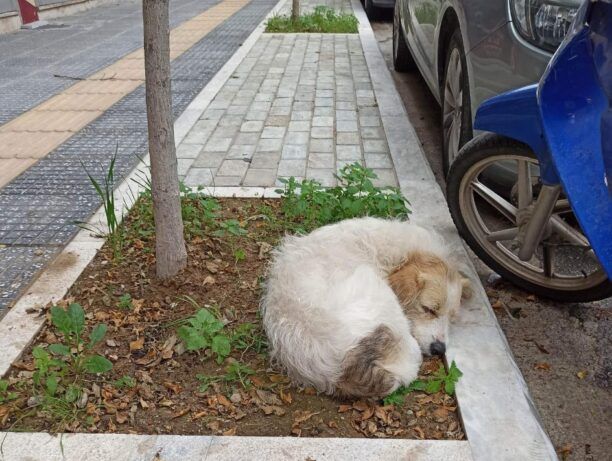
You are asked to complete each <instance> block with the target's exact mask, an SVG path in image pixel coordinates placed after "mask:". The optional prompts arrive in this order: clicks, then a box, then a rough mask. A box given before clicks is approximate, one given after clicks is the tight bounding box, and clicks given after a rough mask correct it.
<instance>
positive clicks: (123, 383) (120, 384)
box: [113, 375, 136, 389]
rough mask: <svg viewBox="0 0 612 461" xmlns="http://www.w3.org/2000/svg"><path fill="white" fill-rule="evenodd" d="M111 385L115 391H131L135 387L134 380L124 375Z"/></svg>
mask: <svg viewBox="0 0 612 461" xmlns="http://www.w3.org/2000/svg"><path fill="white" fill-rule="evenodd" d="M113 384H114V386H115V387H116V388H117V389H123V388H126V387H127V388H130V389H131V388H133V387H135V386H136V379H134V378H133V377H131V376H128V375H124V376H122V377H121V378H119V379H117V380H116V381H115V382H114V383H113Z"/></svg>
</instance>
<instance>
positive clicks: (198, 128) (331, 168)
mask: <svg viewBox="0 0 612 461" xmlns="http://www.w3.org/2000/svg"><path fill="white" fill-rule="evenodd" d="M309 7H310V5H306V8H309ZM178 157H179V159H180V160H179V162H180V170H181V171H180V173H181V174H182V175H184V180H185V183H186V184H187V185H189V186H202V185H203V186H211V185H215V186H238V185H242V186H273V185H278V184H279V179H280V178H286V177H290V176H294V177H296V178H298V179H302V178H312V179H316V180H318V181H320V182H321V183H322V184H324V185H326V186H332V185H335V184H336V179H335V177H334V173H336V172H337V171H338V170H339V169H340V168H342V167H343V166H344V165H346V164H348V163H353V162H359V163H360V164H362V165H366V166H368V167H369V168H372V169H373V170H374V171H375V173H376V174H377V175H378V177H379V180H378V182H379V183H380V184H385V185H397V179H396V177H395V172H394V170H393V162H392V161H391V156H390V153H389V147H388V145H387V140H386V138H385V134H384V131H383V129H382V123H381V117H380V112H379V110H378V107H377V104H376V99H375V97H374V93H373V91H372V83H371V81H370V75H369V72H368V70H367V66H366V63H365V59H364V56H363V50H362V48H361V42H360V40H359V36H358V35H356V34H354V35H353V34H334V35H332V34H328V35H325V34H307V35H306V34H265V35H264V36H262V37H261V38H260V39H259V41H258V42H257V43H256V44H255V46H254V47H253V49H252V50H251V51H250V53H249V54H248V56H247V57H246V58H245V59H244V61H243V62H242V63H241V64H240V66H239V67H238V69H237V70H236V72H234V75H232V78H230V79H229V80H228V82H227V83H226V84H225V85H224V87H223V88H222V89H221V90H220V92H219V93H218V95H217V96H216V97H215V99H214V100H213V101H212V103H211V104H210V106H209V107H208V108H207V110H206V111H205V112H204V113H203V114H202V117H201V119H200V121H199V122H198V123H197V124H196V125H195V126H194V127H193V129H192V130H191V132H190V133H189V134H188V136H187V137H186V139H185V141H184V142H183V144H182V145H181V146H180V147H179V150H178Z"/></svg>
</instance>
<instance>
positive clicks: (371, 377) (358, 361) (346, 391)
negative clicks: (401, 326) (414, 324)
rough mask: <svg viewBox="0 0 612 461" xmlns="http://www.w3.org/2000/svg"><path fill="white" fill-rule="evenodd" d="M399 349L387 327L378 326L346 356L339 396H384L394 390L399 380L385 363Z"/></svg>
mask: <svg viewBox="0 0 612 461" xmlns="http://www.w3.org/2000/svg"><path fill="white" fill-rule="evenodd" d="M399 348H400V347H399V340H398V338H397V337H396V336H395V335H394V334H393V332H392V331H391V329H390V328H389V327H388V326H385V325H380V326H379V327H377V328H376V329H375V330H374V331H373V332H372V333H370V334H369V335H368V336H365V337H364V338H362V339H361V340H360V341H359V343H358V344H357V345H356V346H355V347H353V348H352V349H351V350H350V351H349V352H348V353H347V354H346V356H345V357H344V360H343V361H342V376H341V377H340V379H339V381H338V382H337V384H336V393H337V394H338V395H340V396H343V397H382V396H385V395H387V394H389V393H390V392H392V391H394V390H395V389H396V388H397V387H398V386H399V381H398V379H397V377H396V376H395V375H394V374H393V373H391V372H390V371H388V370H386V369H385V368H384V367H383V363H384V362H385V361H386V360H385V359H387V358H389V357H390V356H392V355H395V354H397V353H398V350H399Z"/></svg>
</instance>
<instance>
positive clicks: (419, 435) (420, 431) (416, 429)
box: [413, 426, 425, 440]
mask: <svg viewBox="0 0 612 461" xmlns="http://www.w3.org/2000/svg"><path fill="white" fill-rule="evenodd" d="M413 429H414V432H416V433H417V438H418V439H421V440H422V439H424V438H425V432H423V429H421V428H420V427H419V426H414V428H413Z"/></svg>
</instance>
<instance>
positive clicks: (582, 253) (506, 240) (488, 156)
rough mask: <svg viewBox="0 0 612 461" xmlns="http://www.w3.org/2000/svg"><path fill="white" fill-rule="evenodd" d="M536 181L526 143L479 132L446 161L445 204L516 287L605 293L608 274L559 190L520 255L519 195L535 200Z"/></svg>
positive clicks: (565, 295)
mask: <svg viewBox="0 0 612 461" xmlns="http://www.w3.org/2000/svg"><path fill="white" fill-rule="evenodd" d="M519 172H522V174H519ZM509 179H510V180H509ZM539 187H540V182H539V166H538V161H537V158H536V156H535V154H534V153H533V152H532V151H531V149H530V148H529V147H528V146H526V145H525V144H523V143H520V142H518V141H515V140H513V139H510V138H506V137H503V136H499V135H495V134H484V135H481V136H478V137H477V138H474V139H473V140H471V141H469V142H468V143H467V144H466V145H465V146H464V147H463V148H462V149H461V151H460V153H459V156H458V157H457V159H456V160H455V162H454V163H453V165H452V167H451V169H450V171H449V174H448V178H447V200H448V206H449V209H450V212H451V215H452V217H453V220H454V222H455V225H456V226H457V229H458V230H459V234H460V235H461V236H462V237H463V239H464V240H465V241H466V243H467V244H468V245H469V246H470V248H471V249H472V250H473V251H474V253H476V255H477V256H478V257H479V258H480V259H481V260H482V261H484V262H485V263H486V264H487V265H488V266H489V267H490V268H491V269H493V270H494V271H495V272H497V273H498V274H499V275H501V276H502V277H503V278H505V279H507V280H508V281H510V282H512V283H514V284H515V285H517V286H518V287H520V288H523V289H524V290H527V291H529V292H532V293H534V294H536V295H538V296H541V297H545V298H550V299H553V300H556V301H562V302H587V301H595V300H599V299H604V298H607V297H609V296H612V282H610V280H609V279H608V277H607V275H606V273H605V271H604V269H603V268H602V267H601V265H600V264H599V262H598V261H597V259H596V258H595V256H594V253H593V252H592V250H590V247H589V243H588V240H587V239H586V237H585V236H584V234H583V232H582V230H581V229H580V227H579V226H578V223H577V221H576V219H575V217H574V215H573V212H572V210H571V207H570V206H569V203H568V201H567V200H566V199H565V198H564V197H563V196H561V197H560V198H559V200H558V201H557V204H556V205H555V210H554V211H553V215H552V217H551V219H550V220H549V224H548V225H547V227H546V230H545V234H544V237H543V238H542V241H541V242H540V244H539V246H538V247H537V248H536V251H535V252H534V255H533V257H532V258H531V259H530V260H529V261H522V260H521V259H519V257H518V250H519V248H520V243H519V242H518V240H517V235H518V233H519V232H520V229H521V225H523V224H524V222H525V219H527V220H528V219H529V209H528V207H526V206H525V203H534V202H535V200H536V198H537V194H538V190H539ZM519 194H523V195H522V197H519ZM519 204H521V206H522V207H523V208H522V209H521V210H520V211H519Z"/></svg>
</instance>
